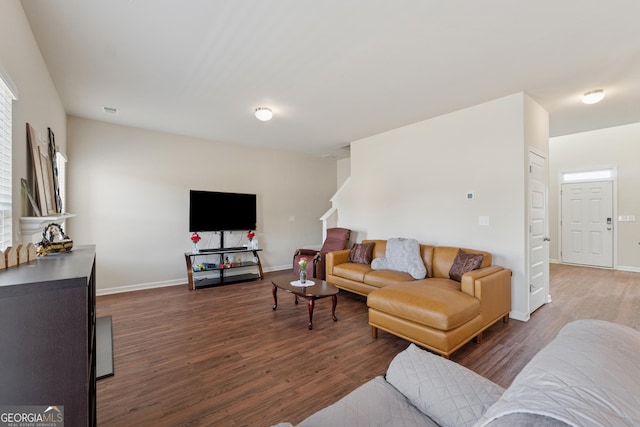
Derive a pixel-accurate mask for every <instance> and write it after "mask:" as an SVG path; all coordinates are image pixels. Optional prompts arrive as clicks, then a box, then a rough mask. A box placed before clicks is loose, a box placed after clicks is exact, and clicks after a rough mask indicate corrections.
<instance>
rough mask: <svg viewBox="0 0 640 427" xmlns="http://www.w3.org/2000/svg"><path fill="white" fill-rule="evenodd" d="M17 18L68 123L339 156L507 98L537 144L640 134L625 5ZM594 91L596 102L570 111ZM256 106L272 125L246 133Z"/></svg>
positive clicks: (127, 0)
mask: <svg viewBox="0 0 640 427" xmlns="http://www.w3.org/2000/svg"><path fill="white" fill-rule="evenodd" d="M22 5H23V8H24V10H25V13H26V16H27V18H28V20H29V22H30V25H31V28H32V30H33V33H34V36H35V38H36V41H37V43H38V45H39V47H40V50H41V52H42V55H43V57H44V60H45V62H46V65H47V67H48V69H49V72H50V73H51V77H52V79H53V82H54V84H55V86H56V88H57V90H58V92H59V93H60V97H61V99H62V103H63V105H64V108H65V110H66V111H67V113H68V114H70V115H74V116H78V117H84V118H89V119H95V120H101V121H105V122H111V123H118V124H123V125H128V126H135V127H141V128H145V129H152V130H157V131H162V132H169V133H175V134H181V135H188V136H194V137H198V138H204V139H208V140H214V141H220V142H229V143H238V144H249V145H254V146H263V147H269V148H273V149H278V150H292V151H298V152H304V153H309V154H312V155H318V156H337V157H344V156H345V155H347V154H348V151H346V150H345V149H344V148H343V147H345V146H347V145H348V144H349V143H350V142H351V141H354V140H358V139H361V138H364V137H367V136H371V135H375V134H377V133H380V132H384V131H386V130H390V129H394V128H397V127H400V126H404V125H407V124H411V123H415V122H418V121H421V120H425V119H428V118H431V117H435V116H439V115H442V114H445V113H448V112H452V111H455V110H459V109H461V108H465V107H468V106H472V105H476V104H479V103H482V102H486V101H490V100H493V99H496V98H499V97H502V96H506V95H510V94H513V93H516V92H526V93H527V94H529V95H530V96H531V97H532V98H533V99H534V100H536V101H537V102H538V103H539V104H540V105H542V107H544V108H545V109H546V110H547V111H549V113H550V134H551V136H559V135H564V134H569V133H575V132H581V131H587V130H593V129H598V128H604V127H610V126H616V125H621V124H628V123H635V122H640V25H639V24H638V17H639V16H640V2H639V1H637V0H626V1H625V0H608V1H606V2H604V1H602V0H563V1H557V0H537V1H526V2H525V1H513V0H491V1H479V0H447V1H442V0H398V1H389V0H322V1H310V0H271V1H266V0H242V1H232V0H227V1H223V0H180V1H178V0H46V1H44V0H22ZM597 88H602V89H605V91H606V95H607V96H606V98H605V99H604V101H602V102H601V103H599V104H595V105H585V104H582V103H581V102H580V96H581V94H582V93H584V92H586V91H588V90H590V89H597ZM260 106H267V107H270V108H271V109H272V110H273V112H274V117H273V119H272V120H271V121H269V122H260V121H258V120H256V118H255V117H254V115H253V113H254V110H255V108H256V107H260ZM103 107H109V108H116V109H118V113H117V114H108V113H105V112H104V111H103Z"/></svg>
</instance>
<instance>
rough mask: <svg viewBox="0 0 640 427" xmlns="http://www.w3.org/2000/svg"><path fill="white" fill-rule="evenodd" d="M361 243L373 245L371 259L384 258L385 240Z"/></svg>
mask: <svg viewBox="0 0 640 427" xmlns="http://www.w3.org/2000/svg"><path fill="white" fill-rule="evenodd" d="M362 243H373V244H374V246H373V255H372V256H373V258H382V257H384V254H385V252H386V251H387V241H386V240H363V241H362Z"/></svg>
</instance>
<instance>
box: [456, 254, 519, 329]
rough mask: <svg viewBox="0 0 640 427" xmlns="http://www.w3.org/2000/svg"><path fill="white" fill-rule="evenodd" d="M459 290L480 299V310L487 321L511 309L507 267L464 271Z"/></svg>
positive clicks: (509, 276) (509, 272)
mask: <svg viewBox="0 0 640 427" xmlns="http://www.w3.org/2000/svg"><path fill="white" fill-rule="evenodd" d="M467 275H469V276H467ZM461 290H462V292H464V293H466V294H469V295H471V296H474V297H476V298H478V299H479V300H480V310H481V312H482V316H483V318H484V319H485V320H486V321H487V322H493V321H495V320H496V319H499V318H500V317H502V316H504V315H505V314H507V313H509V312H510V311H511V270H509V269H505V268H502V267H500V266H490V267H486V268H482V269H480V270H474V271H471V272H469V273H465V274H464V275H463V276H462V288H461Z"/></svg>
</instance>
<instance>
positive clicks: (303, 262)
mask: <svg viewBox="0 0 640 427" xmlns="http://www.w3.org/2000/svg"><path fill="white" fill-rule="evenodd" d="M298 265H299V266H300V283H302V284H303V285H304V284H305V283H306V282H307V259H306V258H305V257H302V258H300V261H298Z"/></svg>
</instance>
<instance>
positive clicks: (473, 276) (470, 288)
mask: <svg viewBox="0 0 640 427" xmlns="http://www.w3.org/2000/svg"><path fill="white" fill-rule="evenodd" d="M502 270H504V268H502V267H500V266H499V265H490V266H489V267H484V268H479V269H477V270H472V271H468V272H466V273H464V274H463V275H462V279H461V280H460V290H461V291H462V292H464V293H465V294H468V295H471V296H472V297H476V298H478V299H480V297H479V296H477V295H476V288H475V286H476V280H478V279H480V278H483V277H487V276H490V275H492V274H494V273H497V272H498V271H502Z"/></svg>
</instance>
